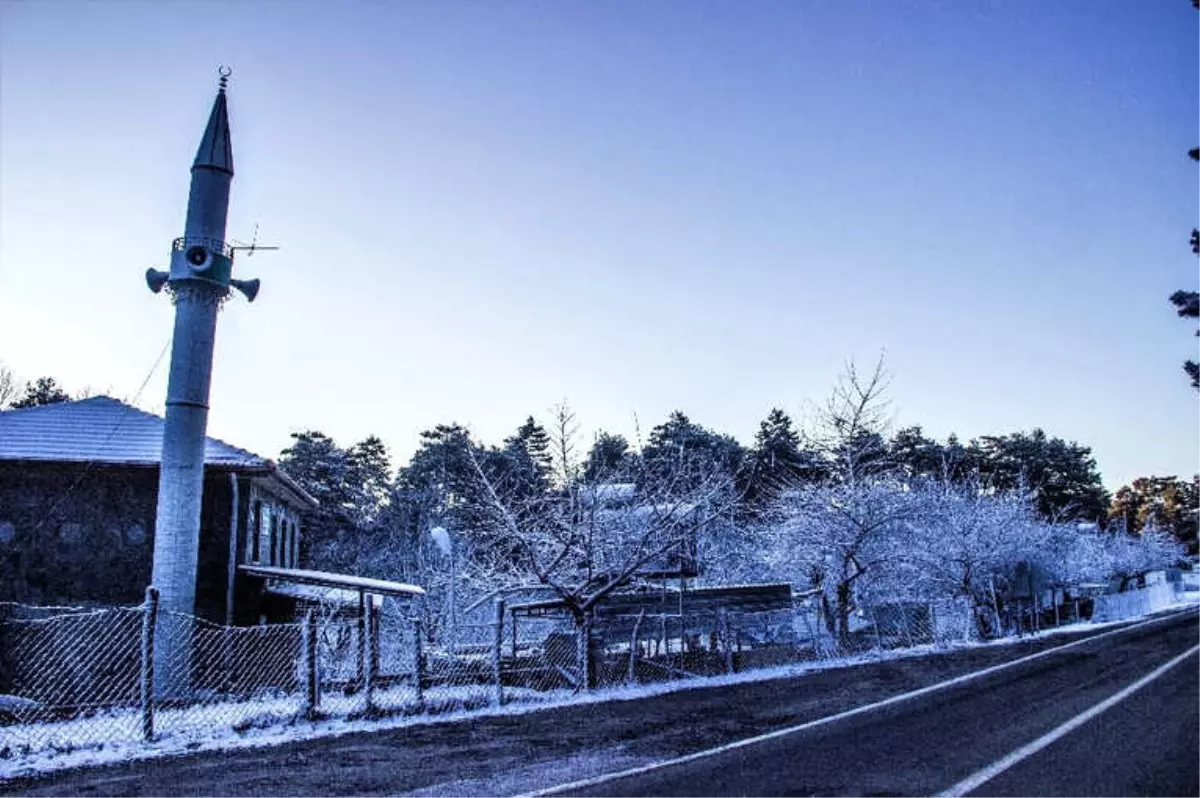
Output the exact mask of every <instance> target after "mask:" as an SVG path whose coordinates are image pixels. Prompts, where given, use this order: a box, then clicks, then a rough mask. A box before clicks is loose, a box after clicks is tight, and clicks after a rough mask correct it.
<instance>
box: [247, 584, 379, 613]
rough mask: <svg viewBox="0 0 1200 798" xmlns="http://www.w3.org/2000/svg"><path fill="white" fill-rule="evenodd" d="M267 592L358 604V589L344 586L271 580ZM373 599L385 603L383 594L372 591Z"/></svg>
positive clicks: (345, 603) (298, 597)
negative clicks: (299, 583) (322, 585)
mask: <svg viewBox="0 0 1200 798" xmlns="http://www.w3.org/2000/svg"><path fill="white" fill-rule="evenodd" d="M267 592H268V593H275V594H276V595H279V596H289V597H291V598H295V599H302V600H304V601H315V602H321V603H326V604H343V605H357V604H358V591H357V590H347V589H346V588H343V587H321V586H320V585H298V584H295V583H293V582H277V581H274V580H273V581H271V582H270V583H268V584H267ZM369 595H370V596H371V599H372V601H373V602H374V604H375V606H376V607H378V606H380V605H381V604H383V596H381V595H379V594H378V593H370V594H369Z"/></svg>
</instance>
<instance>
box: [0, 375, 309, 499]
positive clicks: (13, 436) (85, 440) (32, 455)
mask: <svg viewBox="0 0 1200 798" xmlns="http://www.w3.org/2000/svg"><path fill="white" fill-rule="evenodd" d="M164 426H165V421H164V419H163V418H162V417H161V416H156V415H154V414H153V413H147V412H145V411H144V410H138V409H137V408H136V407H130V406H129V405H127V404H125V403H124V402H121V401H119V400H117V399H113V398H112V397H109V396H93V397H91V398H90V399H81V400H79V401H77V402H59V403H56V404H50V405H40V406H38V407H26V408H21V409H19V410H5V411H3V412H0V461H5V460H9V461H21V462H55V463H101V464H106V465H130V466H157V465H158V464H159V462H161V460H162V439H163V428H164ZM204 464H205V465H206V466H218V467H226V468H230V469H234V470H238V471H259V472H263V473H270V474H273V475H275V476H276V477H278V478H279V480H280V481H281V482H283V483H284V484H285V485H286V486H287V487H288V488H290V489H291V490H292V491H293V492H295V493H296V495H297V496H298V497H299V498H300V500H301V501H302V502H304V503H306V504H309V505H311V506H316V504H317V502H316V500H315V499H313V498H312V497H311V496H309V495H308V494H307V493H305V492H304V490H303V489H302V488H300V486H299V485H297V484H296V483H295V482H293V481H292V480H291V479H290V478H289V477H288V476H287V475H286V474H284V473H283V472H282V471H280V470H279V469H278V467H277V466H276V465H275V463H273V462H272V461H270V460H268V459H266V458H265V457H260V456H258V455H257V454H254V453H253V452H248V451H246V450H245V449H239V448H238V447H236V446H231V445H230V444H228V443H225V442H224V441H220V440H217V439H216V438H211V437H210V438H206V439H205V444H204Z"/></svg>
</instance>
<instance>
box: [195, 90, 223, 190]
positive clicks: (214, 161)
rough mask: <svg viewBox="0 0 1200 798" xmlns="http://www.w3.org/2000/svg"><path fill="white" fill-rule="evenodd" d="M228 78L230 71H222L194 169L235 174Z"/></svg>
mask: <svg viewBox="0 0 1200 798" xmlns="http://www.w3.org/2000/svg"><path fill="white" fill-rule="evenodd" d="M228 78H229V75H228V72H222V73H221V86H220V88H219V89H217V98H216V99H215V100H213V107H212V112H211V113H210V114H209V115H208V125H207V127H205V128H204V138H202V139H200V148H199V149H198V150H196V160H195V161H194V162H193V163H192V169H196V168H197V167H206V168H210V169H220V170H221V171H223V172H228V173H229V174H231V175H232V174H233V144H232V143H231V140H230V136H229V109H228V107H227V104H226V102H225V86H226V82H227V81H228Z"/></svg>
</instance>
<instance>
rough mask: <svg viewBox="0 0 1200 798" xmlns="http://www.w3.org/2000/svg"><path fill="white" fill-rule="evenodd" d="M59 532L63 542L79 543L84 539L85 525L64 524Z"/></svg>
mask: <svg viewBox="0 0 1200 798" xmlns="http://www.w3.org/2000/svg"><path fill="white" fill-rule="evenodd" d="M58 534H59V537H61V538H62V542H63V543H70V544H72V545H74V544H77V543H79V542H80V541H82V540H83V525H82V524H71V523H67V524H63V525H62V526H60V527H59V528H58Z"/></svg>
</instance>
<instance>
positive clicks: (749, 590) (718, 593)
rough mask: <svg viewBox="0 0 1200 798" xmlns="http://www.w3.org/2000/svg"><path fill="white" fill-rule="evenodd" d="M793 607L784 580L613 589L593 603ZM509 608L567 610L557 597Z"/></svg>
mask: <svg viewBox="0 0 1200 798" xmlns="http://www.w3.org/2000/svg"><path fill="white" fill-rule="evenodd" d="M791 608H792V586H791V585H790V584H787V583H780V584H765V585H723V586H717V587H699V588H693V589H689V590H682V591H680V590H665V591H664V590H653V591H645V592H636V593H634V592H630V593H613V594H612V595H610V596H608V597H606V598H605V599H603V600H602V601H600V602H599V603H598V604H597V605H596V615H597V617H600V618H603V617H605V616H632V615H637V614H639V613H640V612H642V611H644V612H645V613H646V614H647V615H663V614H666V615H677V614H680V613H681V612H682V614H684V615H698V614H707V613H715V612H717V611H719V610H727V611H730V612H775V611H781V610H790V609H791ZM510 609H511V610H512V611H513V613H515V614H521V615H556V614H560V613H563V612H566V611H567V605H566V604H565V603H564V602H563V601H562V600H560V599H550V600H546V601H530V602H525V603H521V604H513V605H511V606H510Z"/></svg>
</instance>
